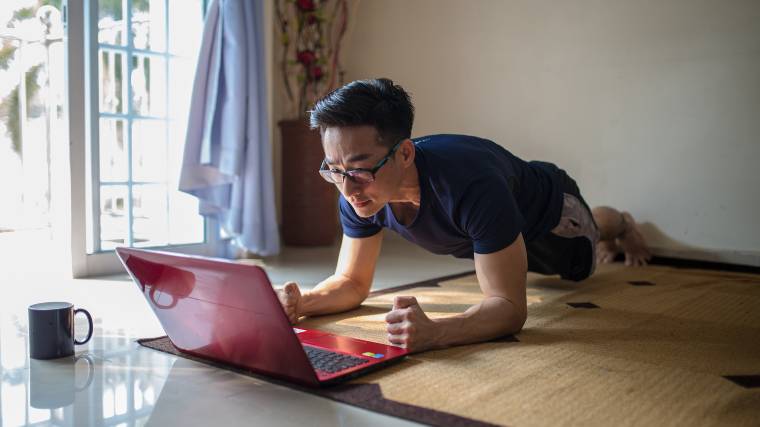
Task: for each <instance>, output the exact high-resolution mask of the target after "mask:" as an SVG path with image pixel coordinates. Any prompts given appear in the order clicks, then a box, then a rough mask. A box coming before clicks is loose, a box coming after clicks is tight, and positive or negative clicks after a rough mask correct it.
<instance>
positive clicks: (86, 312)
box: [74, 308, 92, 345]
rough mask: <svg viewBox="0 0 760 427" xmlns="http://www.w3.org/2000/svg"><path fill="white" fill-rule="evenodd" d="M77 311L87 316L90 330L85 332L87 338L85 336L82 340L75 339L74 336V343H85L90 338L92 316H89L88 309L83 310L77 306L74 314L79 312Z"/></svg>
mask: <svg viewBox="0 0 760 427" xmlns="http://www.w3.org/2000/svg"><path fill="white" fill-rule="evenodd" d="M79 312H82V313H84V315H85V316H87V323H89V324H90V331H89V332H87V338H85V339H84V341H77V339H76V338H74V344H76V345H82V344H87V341H89V340H90V338H92V316H90V312H89V311H87V310H85V309H83V308H78V309H76V310H74V316H76V315H77V313H79Z"/></svg>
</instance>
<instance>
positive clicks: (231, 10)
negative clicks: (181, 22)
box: [179, 0, 280, 256]
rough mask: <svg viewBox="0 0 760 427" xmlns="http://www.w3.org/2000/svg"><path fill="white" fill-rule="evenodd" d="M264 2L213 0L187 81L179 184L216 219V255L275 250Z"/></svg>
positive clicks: (275, 235)
mask: <svg viewBox="0 0 760 427" xmlns="http://www.w3.org/2000/svg"><path fill="white" fill-rule="evenodd" d="M263 2H264V0H213V1H212V3H211V4H210V5H209V9H208V11H207V14H206V24H205V29H204V31H203V41H202V44H201V52H200V55H199V58H198V66H197V69H196V75H195V83H194V85H193V94H192V101H191V106H190V118H189V122H188V129H187V140H186V142H185V152H184V158H183V163H182V171H181V174H180V181H179V189H180V191H184V192H186V193H189V194H192V195H194V196H196V197H198V198H199V199H200V213H201V214H202V215H204V216H213V217H215V218H217V219H218V222H219V226H220V235H221V237H222V238H223V239H224V240H223V241H224V242H225V244H224V245H223V246H222V247H220V248H219V253H220V254H221V255H223V256H231V255H234V253H235V252H236V251H237V250H238V248H245V249H247V250H249V251H251V252H254V253H256V254H259V255H263V256H266V255H274V254H277V253H278V252H279V250H280V241H279V240H280V239H279V233H278V230H277V219H276V212H275V203H274V179H273V174H272V154H271V147H270V144H269V141H270V138H269V132H270V130H269V122H268V120H267V102H266V101H267V100H266V93H267V91H266V76H265V58H264V54H265V52H264V25H263V18H264V17H263V15H264V13H263V12H264V3H263Z"/></svg>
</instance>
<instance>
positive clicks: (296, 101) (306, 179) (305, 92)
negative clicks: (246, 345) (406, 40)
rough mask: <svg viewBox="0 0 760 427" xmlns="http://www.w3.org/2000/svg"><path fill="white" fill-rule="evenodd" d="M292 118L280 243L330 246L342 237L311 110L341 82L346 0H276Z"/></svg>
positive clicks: (284, 131)
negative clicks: (319, 171) (323, 171)
mask: <svg viewBox="0 0 760 427" xmlns="http://www.w3.org/2000/svg"><path fill="white" fill-rule="evenodd" d="M275 14H276V19H277V29H278V31H279V40H280V43H281V47H282V49H281V53H282V55H281V57H280V58H279V70H280V73H281V75H282V79H283V84H284V88H285V94H286V99H287V101H288V106H287V110H288V117H289V118H286V119H284V120H281V121H280V122H279V126H280V132H281V136H282V178H283V179H282V239H283V243H284V244H286V245H298V246H318V245H330V244H332V243H333V242H334V241H335V237H336V236H337V235H338V218H337V193H336V191H335V187H334V186H331V185H329V184H327V183H325V182H324V181H323V180H321V179H319V177H318V175H317V169H318V168H319V165H320V163H321V162H322V158H323V152H322V147H321V144H320V136H319V132H318V131H315V130H311V129H309V125H308V114H309V113H308V111H309V110H310V109H311V108H312V107H313V105H314V103H315V102H316V101H317V100H318V99H319V98H321V97H322V96H324V95H326V94H327V93H329V92H330V91H331V90H333V89H335V88H336V87H337V86H339V85H341V84H342V83H343V70H342V69H341V67H340V64H339V54H340V43H341V40H342V38H343V35H344V34H345V31H346V24H347V18H348V16H347V15H348V4H347V0H275Z"/></svg>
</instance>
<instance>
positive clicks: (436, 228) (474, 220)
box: [279, 79, 649, 352]
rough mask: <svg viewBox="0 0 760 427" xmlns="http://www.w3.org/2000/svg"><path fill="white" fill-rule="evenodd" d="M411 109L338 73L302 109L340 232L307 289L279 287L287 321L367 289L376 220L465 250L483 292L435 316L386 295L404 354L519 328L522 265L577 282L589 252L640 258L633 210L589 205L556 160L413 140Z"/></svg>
mask: <svg viewBox="0 0 760 427" xmlns="http://www.w3.org/2000/svg"><path fill="white" fill-rule="evenodd" d="M413 119H414V107H413V106H412V103H411V101H410V98H409V96H408V94H407V93H406V92H405V91H404V89H403V88H401V87H400V86H398V85H394V84H393V82H392V81H390V80H388V79H375V80H364V81H355V82H352V83H349V84H348V85H346V86H344V87H342V88H339V89H337V90H335V91H333V92H332V93H330V94H328V95H327V96H325V97H324V98H322V99H321V100H319V101H318V102H317V104H316V105H315V107H314V110H313V111H311V126H312V128H318V129H319V130H320V133H321V135H322V145H323V149H324V152H325V159H324V161H323V163H322V166H321V168H320V170H319V173H320V174H321V175H322V177H323V178H324V179H325V180H326V181H328V182H330V183H332V184H334V185H336V186H337V188H338V190H340V200H339V204H340V220H341V224H342V226H343V241H342V244H341V249H340V255H339V257H338V265H337V268H336V271H335V274H334V275H332V276H330V277H328V278H327V279H325V280H324V281H322V282H321V283H319V284H318V285H317V286H316V287H315V288H314V289H313V290H310V291H308V292H304V293H301V291H300V289H299V288H298V285H297V284H296V283H294V282H289V283H286V284H285V286H284V288H283V289H282V290H280V291H279V297H280V301H281V303H282V305H283V307H284V308H285V311H286V313H287V314H288V316H289V319H290V321H291V322H292V323H295V322H297V321H298V319H299V318H300V317H301V316H310V315H319V314H327V313H336V312H341V311H346V310H351V309H353V308H356V307H358V306H359V305H360V304H361V303H362V301H364V299H366V298H367V296H368V294H369V291H370V287H371V285H372V278H373V275H374V272H375V265H376V262H377V258H378V256H379V254H380V246H381V244H382V240H383V229H384V228H390V229H392V230H393V231H395V232H397V233H399V234H401V235H402V236H403V237H404V238H406V239H407V240H410V241H411V242H413V243H416V244H418V245H420V246H422V247H424V248H426V249H428V250H430V251H431V252H434V253H437V254H450V255H454V256H455V257H462V258H473V259H474V262H475V271H476V274H477V278H478V283H479V285H480V289H481V290H482V292H483V295H484V298H483V300H482V301H481V302H480V303H479V304H477V305H474V306H472V307H470V308H469V309H468V310H467V311H465V312H464V313H461V314H458V315H455V316H451V317H448V318H443V319H435V320H432V319H429V318H428V317H427V316H426V315H425V313H424V311H423V310H422V309H421V308H420V306H419V305H418V304H417V301H416V300H415V298H414V297H413V296H402V297H397V298H396V299H395V301H394V307H393V309H392V310H391V311H390V312H389V313H388V315H387V316H386V322H387V331H388V341H390V343H392V344H395V345H400V346H405V347H407V348H408V349H409V350H410V351H413V352H418V351H423V350H428V349H434V348H442V347H448V346H452V345H459V344H467V343H475V342H481V341H487V340H490V339H493V338H496V337H498V336H502V335H505V334H511V333H515V332H518V331H519V330H520V329H521V328H522V326H523V324H524V323H525V319H526V316H527V304H526V297H525V285H526V273H527V272H528V271H534V272H538V273H542V274H559V275H560V276H561V277H562V278H565V279H569V280H574V281H578V280H583V279H585V278H586V277H588V276H590V275H591V274H592V273H593V271H594V267H595V264H596V262H595V258H596V257H598V258H599V259H600V261H604V262H609V261H611V260H612V258H614V256H615V254H616V252H617V251H619V250H622V251H624V252H625V256H626V264H629V265H642V264H645V263H646V261H647V260H648V259H649V253H648V252H647V249H646V246H645V245H644V242H643V239H642V238H641V235H640V234H639V232H638V231H637V230H636V227H635V223H634V221H633V218H631V216H630V215H629V214H627V213H620V212H618V211H616V210H615V209H612V208H609V207H601V208H597V209H595V210H594V211H593V212H592V211H591V210H590V209H589V207H588V206H587V205H586V202H585V201H584V200H583V197H582V196H581V194H580V190H579V189H578V187H577V185H576V184H575V182H574V181H573V180H572V179H571V178H570V177H569V176H568V175H567V174H566V173H565V172H564V171H563V170H561V169H559V168H558V167H557V166H555V165H553V164H551V163H545V162H525V161H523V160H521V159H519V158H517V157H515V156H514V155H512V154H511V153H509V152H508V151H507V150H505V149H504V148H502V147H501V146H499V145H497V144H495V143H493V142H491V141H488V140H485V139H481V138H476V137H471V136H464V135H433V136H427V137H422V138H416V139H414V140H412V139H410V135H411V130H412V122H413ZM600 238H601V242H602V243H601V245H600V247H599V249H596V246H597V241H598V240H599V239H600ZM597 252H598V253H597Z"/></svg>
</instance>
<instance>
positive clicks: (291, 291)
mask: <svg viewBox="0 0 760 427" xmlns="http://www.w3.org/2000/svg"><path fill="white" fill-rule="evenodd" d="M277 297H278V298H279V299H280V304H282V308H283V309H284V310H285V314H287V315H288V320H289V321H290V324H291V325H295V324H296V322H298V318H299V317H301V306H302V301H303V299H302V298H301V289H299V288H298V285H297V284H296V282H287V283H285V286H283V287H282V289H277Z"/></svg>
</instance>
